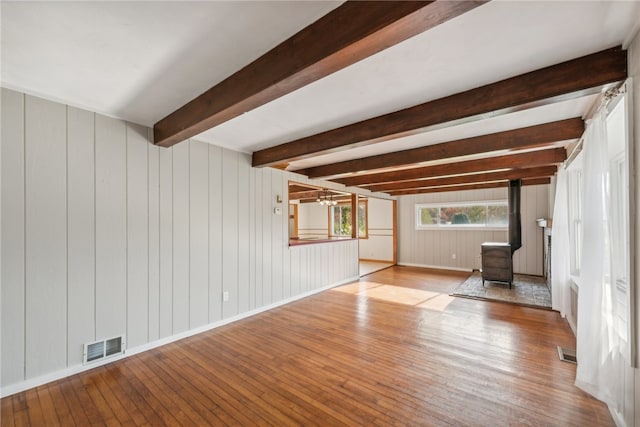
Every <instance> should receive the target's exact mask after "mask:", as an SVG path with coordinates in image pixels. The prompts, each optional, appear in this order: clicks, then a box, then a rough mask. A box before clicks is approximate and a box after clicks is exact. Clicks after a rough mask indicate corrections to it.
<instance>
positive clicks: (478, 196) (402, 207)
mask: <svg viewBox="0 0 640 427" xmlns="http://www.w3.org/2000/svg"><path fill="white" fill-rule="evenodd" d="M506 199H507V189H506V187H505V188H495V189H486V190H467V191H456V192H445V193H431V194H417V195H412V196H402V197H399V198H398V264H405V265H420V266H431V267H443V268H452V269H465V270H471V269H473V268H480V245H481V244H482V243H483V242H506V241H508V240H509V238H508V232H507V231H506V230H505V231H501V230H500V231H481V230H416V228H415V223H416V221H415V205H416V204H417V203H443V202H463V201H482V200H506ZM521 202H522V204H521V209H522V247H521V248H520V249H518V250H517V251H516V252H515V254H514V256H513V263H514V264H513V268H514V271H515V272H516V273H521V274H533V275H542V257H543V253H542V249H543V247H542V231H541V229H540V228H539V227H538V226H537V225H536V222H535V220H536V219H537V218H545V217H546V216H547V215H548V209H549V208H548V203H549V195H548V185H534V186H523V187H522V196H521ZM454 254H455V256H456V258H455V259H453V258H452V255H454Z"/></svg>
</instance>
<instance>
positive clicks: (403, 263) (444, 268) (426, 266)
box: [398, 262, 473, 273]
mask: <svg viewBox="0 0 640 427" xmlns="http://www.w3.org/2000/svg"><path fill="white" fill-rule="evenodd" d="M398 265H402V266H405V267H420V268H433V269H436V270H452V271H466V272H469V273H471V272H472V271H473V269H472V268H460V267H449V266H443V265H427V264H414V263H410V262H398Z"/></svg>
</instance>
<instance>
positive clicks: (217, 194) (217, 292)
mask: <svg viewBox="0 0 640 427" xmlns="http://www.w3.org/2000/svg"><path fill="white" fill-rule="evenodd" d="M222 251H223V247H222V148H220V147H215V146H210V147H209V322H216V321H218V320H220V319H222Z"/></svg>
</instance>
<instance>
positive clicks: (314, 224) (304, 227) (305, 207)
mask: <svg viewBox="0 0 640 427" xmlns="http://www.w3.org/2000/svg"><path fill="white" fill-rule="evenodd" d="M328 236H329V208H328V207H327V206H321V205H319V204H318V203H300V204H299V205H298V237H300V238H301V239H305V238H307V239H308V238H310V237H324V238H327V237H328Z"/></svg>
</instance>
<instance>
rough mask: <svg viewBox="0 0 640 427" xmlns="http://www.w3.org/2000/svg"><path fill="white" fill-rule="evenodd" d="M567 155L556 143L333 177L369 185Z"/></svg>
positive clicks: (527, 164) (529, 164)
mask: <svg viewBox="0 0 640 427" xmlns="http://www.w3.org/2000/svg"><path fill="white" fill-rule="evenodd" d="M566 159H567V152H566V150H565V149H564V148H562V147H558V148H551V149H548V150H540V151H533V152H526V153H520V154H508V155H505V156H495V157H486V158H482V159H475V160H466V161H463V162H454V163H443V164H438V165H433V166H424V167H419V168H412V169H401V170H396V171H390V172H382V173H373V174H364V175H356V176H353V177H347V178H341V179H336V180H334V181H336V182H339V183H341V184H344V185H346V186H353V185H356V186H360V185H371V184H381V183H387V182H398V181H409V180H413V179H424V178H435V177H438V176H446V175H452V174H461V173H475V172H482V171H490V170H496V169H507V168H522V167H532V166H545V165H550V164H555V163H562V162H564V161H565V160H566Z"/></svg>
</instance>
